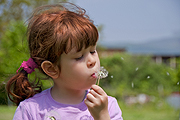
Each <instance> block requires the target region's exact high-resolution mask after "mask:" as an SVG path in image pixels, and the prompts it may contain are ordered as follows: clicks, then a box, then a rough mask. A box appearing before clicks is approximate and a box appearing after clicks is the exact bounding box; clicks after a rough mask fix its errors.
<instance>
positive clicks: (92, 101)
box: [85, 85, 110, 120]
mask: <svg viewBox="0 0 180 120" xmlns="http://www.w3.org/2000/svg"><path fill="white" fill-rule="evenodd" d="M85 104H86V105H87V107H88V110H89V112H90V113H91V115H92V116H93V118H94V120H110V117H109V113H108V96H107V94H106V93H105V92H104V90H103V89H102V88H101V87H99V86H97V85H92V87H91V90H90V91H89V93H88V94H87V98H86V99H85Z"/></svg>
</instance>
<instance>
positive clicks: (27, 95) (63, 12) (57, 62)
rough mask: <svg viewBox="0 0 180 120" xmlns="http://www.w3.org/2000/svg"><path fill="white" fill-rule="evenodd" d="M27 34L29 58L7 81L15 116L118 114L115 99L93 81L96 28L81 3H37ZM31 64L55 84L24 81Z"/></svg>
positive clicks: (94, 119) (116, 119) (98, 118)
mask: <svg viewBox="0 0 180 120" xmlns="http://www.w3.org/2000/svg"><path fill="white" fill-rule="evenodd" d="M66 5H70V8H71V9H72V8H73V9H72V10H71V9H68V8H67V7H65V6H66ZM27 34H28V45H29V50H30V59H29V60H28V61H27V62H25V61H24V62H23V63H22V65H21V66H20V68H22V69H21V70H19V69H20V68H19V69H18V70H17V74H16V75H15V76H14V77H12V78H11V79H10V80H9V81H8V83H7V92H8V96H9V98H10V99H11V100H12V101H13V102H15V103H16V105H18V108H17V110H16V112H15V115H14V118H13V119H14V120H110V119H111V120H122V117H121V110H120V108H119V106H118V103H117V101H116V99H115V98H113V97H110V96H107V94H106V93H105V92H104V90H103V89H102V88H101V87H99V86H97V85H95V84H96V81H97V77H96V75H95V74H97V72H98V71H99V69H100V61H99V57H98V54H97V51H96V43H97V40H98V31H97V29H96V27H95V26H94V25H93V23H92V21H91V20H90V19H89V17H88V16H87V15H86V14H85V10H84V9H82V8H80V7H77V6H75V5H73V4H64V5H60V4H57V5H46V6H42V7H39V8H37V9H36V10H35V11H34V13H33V15H32V17H31V18H30V20H29V24H28V31H27ZM35 68H38V69H39V70H40V71H42V72H43V73H44V74H45V75H47V76H48V77H50V78H52V80H53V83H54V85H53V87H51V88H49V89H47V90H44V91H42V90H41V86H40V85H38V84H35V85H33V84H32V83H30V81H28V74H31V72H33V71H34V69H35ZM90 88H91V90H90ZM10 96H12V97H13V98H11V97H10Z"/></svg>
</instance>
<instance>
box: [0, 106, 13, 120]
mask: <svg viewBox="0 0 180 120" xmlns="http://www.w3.org/2000/svg"><path fill="white" fill-rule="evenodd" d="M15 110H16V107H15V106H9V107H8V106H0V120H12V119H13V115H14V113H15Z"/></svg>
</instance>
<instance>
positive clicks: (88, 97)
mask: <svg viewBox="0 0 180 120" xmlns="http://www.w3.org/2000/svg"><path fill="white" fill-rule="evenodd" d="M86 99H87V100H88V101H90V102H94V101H95V99H96V98H95V97H94V96H93V95H92V94H91V93H88V94H87V95H86Z"/></svg>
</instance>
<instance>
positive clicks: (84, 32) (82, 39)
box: [6, 3, 98, 105]
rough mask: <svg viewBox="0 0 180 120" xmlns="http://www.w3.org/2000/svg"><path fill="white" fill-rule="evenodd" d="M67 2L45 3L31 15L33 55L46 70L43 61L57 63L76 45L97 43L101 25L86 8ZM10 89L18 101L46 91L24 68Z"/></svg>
mask: <svg viewBox="0 0 180 120" xmlns="http://www.w3.org/2000/svg"><path fill="white" fill-rule="evenodd" d="M65 5H67V4H65ZM65 5H60V4H57V5H46V6H41V7H39V8H37V9H36V10H35V11H34V13H33V15H32V16H31V17H30V19H29V24H28V28H27V36H28V45H29V50H30V56H31V58H33V60H34V61H35V62H36V63H37V65H38V66H39V67H38V68H39V70H40V71H42V72H43V70H42V68H41V63H42V62H43V61H45V60H48V61H50V62H52V63H53V64H56V63H57V61H58V60H59V58H60V56H61V54H62V53H63V52H65V53H66V54H67V53H68V52H70V50H71V49H72V48H74V47H75V48H76V50H77V51H81V49H82V48H84V47H85V48H87V47H89V46H94V45H96V43H97V40H98V31H97V28H96V27H95V26H94V24H93V21H92V20H90V19H89V17H88V16H87V15H86V14H85V12H86V11H85V10H84V9H82V8H80V7H77V6H75V5H74V4H71V3H69V4H68V5H70V7H71V8H72V7H73V9H71V10H70V9H68V8H67V7H64V6H65ZM43 73H44V72H43ZM44 74H45V73H44ZM38 83H39V82H38ZM6 89H7V92H8V96H9V98H10V100H12V101H13V102H15V103H16V105H18V104H19V103H20V102H21V101H23V100H24V99H27V98H29V97H32V96H33V95H34V94H36V93H39V92H41V91H42V89H41V86H40V85H39V84H35V85H34V84H32V83H30V82H29V80H28V74H27V73H26V71H24V70H22V71H20V72H19V73H17V74H16V75H15V76H14V77H12V78H11V79H10V80H9V81H8V83H7V86H6ZM10 96H12V98H11V97H10Z"/></svg>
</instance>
